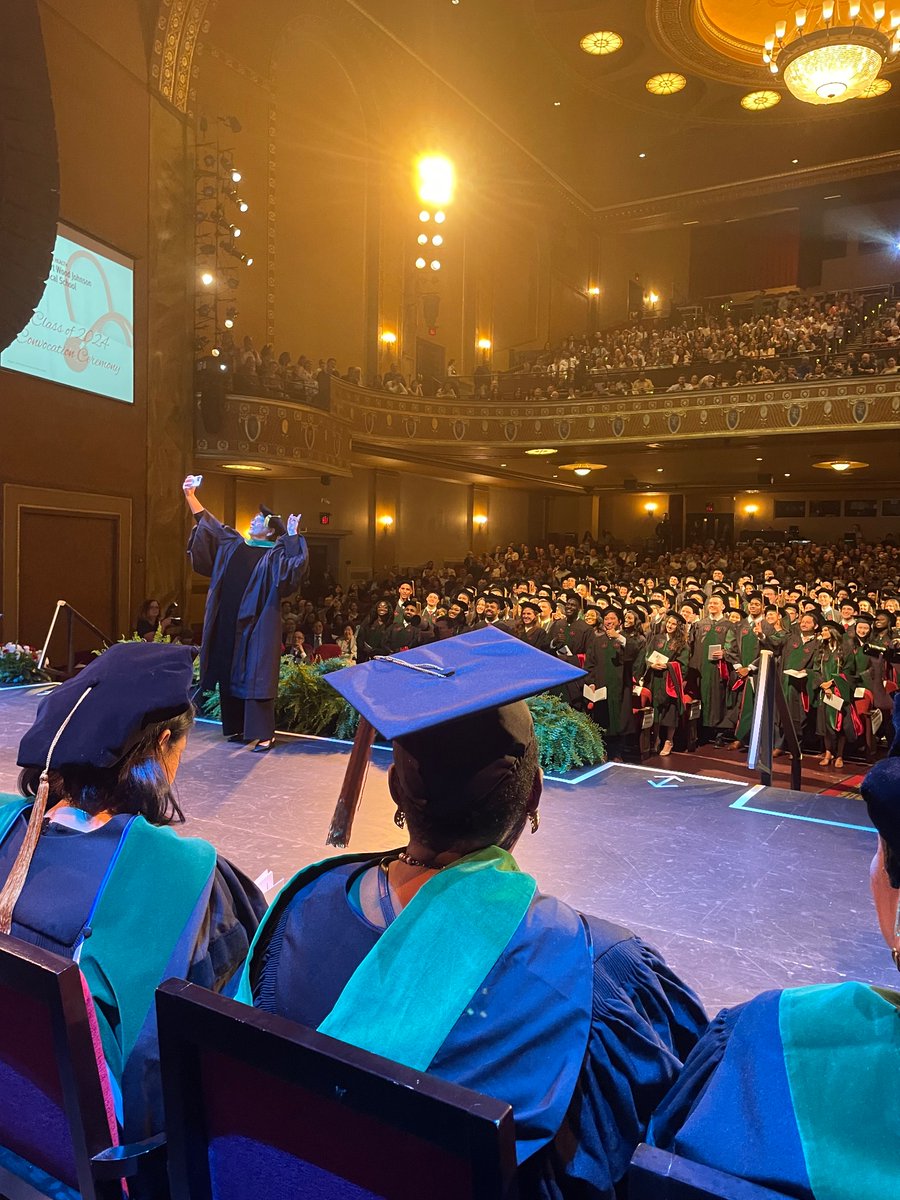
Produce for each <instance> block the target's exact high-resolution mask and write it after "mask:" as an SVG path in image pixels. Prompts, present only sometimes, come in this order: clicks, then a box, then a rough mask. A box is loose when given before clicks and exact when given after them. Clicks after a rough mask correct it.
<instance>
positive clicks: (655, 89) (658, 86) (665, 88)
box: [645, 71, 687, 96]
mask: <svg viewBox="0 0 900 1200" xmlns="http://www.w3.org/2000/svg"><path fill="white" fill-rule="evenodd" d="M686 84H687V80H686V79H685V77H684V76H683V75H679V74H678V72H677V71H663V72H662V73H661V74H660V75H651V76H650V78H649V79H648V80H647V83H646V84H645V86H646V88H647V91H648V92H649V93H650V94H651V95H652V96H674V94H675V93H676V92H680V91H681V90H682V89H683V88H684V86H685V85H686Z"/></svg>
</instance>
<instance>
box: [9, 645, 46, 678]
mask: <svg viewBox="0 0 900 1200" xmlns="http://www.w3.org/2000/svg"><path fill="white" fill-rule="evenodd" d="M40 656H41V652H40V650H35V648H34V647H33V646H20V645H18V643H16V642H7V643H6V645H5V646H0V687H22V686H23V685H24V684H29V683H45V682H46V681H47V680H48V679H49V678H50V676H49V674H48V673H47V672H46V671H44V670H43V669H42V668H40V667H38V665H37V664H38V659H39V658H40Z"/></svg>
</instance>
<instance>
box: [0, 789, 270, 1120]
mask: <svg viewBox="0 0 900 1200" xmlns="http://www.w3.org/2000/svg"><path fill="white" fill-rule="evenodd" d="M10 803H12V804H17V802H16V800H15V798H14V797H11V796H0V822H2V821H3V819H4V813H5V812H6V811H7V809H8V806H9V805H10ZM28 812H29V810H28V809H25V811H24V812H22V813H21V814H20V815H19V816H17V817H16V818H15V820H14V821H13V823H12V824H11V826H10V828H9V829H8V832H7V834H6V836H5V837H4V838H3V840H2V842H0V884H2V883H3V881H5V880H6V878H7V876H8V875H9V872H10V870H11V868H12V865H13V863H14V862H15V859H16V855H17V854H18V851H19V848H20V846H21V844H22V840H23V838H24V836H25V829H26V826H27V819H28ZM130 819H131V818H129V817H128V816H127V815H125V814H119V815H117V816H114V817H113V818H112V819H111V820H109V821H108V822H107V823H106V824H105V825H103V826H101V827H100V828H99V829H96V830H94V831H91V832H84V833H83V832H80V831H78V830H75V829H71V828H69V827H67V826H63V825H56V824H54V823H53V822H49V823H48V824H47V826H46V828H45V831H44V832H43V834H42V835H41V838H40V840H39V841H38V844H37V848H36V850H35V853H34V857H33V859H32V863H31V868H30V870H29V872H28V877H27V879H26V880H25V886H24V888H23V890H22V893H21V895H20V897H19V900H18V902H17V903H16V907H15V910H14V913H13V922H12V929H11V933H12V935H13V937H17V938H20V939H21V940H22V941H25V942H29V943H31V944H32V945H34V946H39V947H41V948H43V949H45V950H51V951H53V953H55V954H59V955H61V956H62V957H64V958H70V959H71V958H73V957H74V955H75V952H76V948H77V946H78V944H79V942H81V941H82V933H83V931H84V929H85V926H86V922H87V921H88V917H89V914H90V913H91V911H92V909H94V908H95V902H96V901H97V900H98V897H99V896H101V895H102V894H104V893H105V894H107V895H114V894H116V893H119V892H120V890H121V889H123V888H124V889H125V894H126V896H130V897H131V898H133V901H134V903H135V904H136V905H140V906H141V908H142V909H143V911H144V912H145V914H146V920H145V921H142V922H141V925H142V929H143V938H144V940H143V942H142V943H139V944H134V954H135V956H138V955H141V954H142V952H143V953H144V955H145V958H146V957H147V956H148V955H149V954H150V953H151V948H152V953H153V957H154V959H155V960H156V961H159V962H162V963H163V964H164V966H163V968H162V972H161V974H160V978H159V979H158V980H157V981H156V983H162V981H163V980H164V979H168V978H170V977H171V976H177V977H181V978H185V979H187V980H188V981H189V982H192V983H197V984H200V985H202V986H203V987H207V988H211V989H214V990H216V991H220V990H223V989H225V988H226V986H227V985H228V983H229V982H230V981H231V980H232V978H233V977H234V976H235V973H236V972H237V970H238V968H239V967H240V966H241V964H242V963H243V961H244V959H245V958H246V955H247V950H248V948H249V945H250V942H251V941H252V939H253V935H254V933H255V931H256V929H257V927H258V925H259V922H260V920H261V918H262V916H263V914H264V913H265V911H266V904H265V900H264V898H263V896H262V894H261V893H260V891H259V890H258V888H257V887H256V886H255V885H254V884H253V883H251V882H250V880H248V879H246V878H245V877H244V876H243V875H242V874H241V873H240V872H239V871H238V870H237V869H236V868H234V867H233V866H232V865H231V864H230V863H228V862H227V861H226V860H224V859H222V858H218V857H217V856H216V854H215V851H214V850H213V849H212V847H208V850H209V862H210V870H209V872H208V879H207V881H206V882H205V883H204V884H201V886H200V887H199V888H198V889H197V891H196V895H195V894H194V892H193V891H192V892H190V893H189V894H187V895H186V897H185V901H184V904H183V905H182V910H181V911H183V912H187V914H188V915H187V919H186V921H185V923H184V926H183V927H182V928H181V929H179V930H178V931H177V932H176V934H175V937H174V938H173V943H172V944H166V945H164V946H162V947H157V946H154V945H153V940H154V933H155V931H156V929H157V928H158V923H157V921H156V920H155V914H157V912H158V907H157V904H156V901H155V900H154V897H155V896H156V895H157V894H158V891H159V889H160V888H163V887H165V888H166V889H167V890H170V891H175V892H177V891H178V890H179V888H181V887H182V881H181V880H180V879H173V878H161V877H160V864H161V863H162V862H165V861H166V859H165V858H164V857H163V855H164V853H165V851H166V850H167V848H168V843H169V841H170V840H171V839H172V838H173V837H174V834H172V833H171V831H169V830H167V829H156V828H155V827H153V826H149V825H148V824H147V823H146V822H144V820H143V818H142V817H138V818H135V820H136V821H138V822H143V825H144V826H145V827H146V829H145V830H144V832H145V833H146V836H145V838H144V839H143V843H142V844H143V845H145V846H149V847H152V846H153V845H154V844H156V843H157V842H158V844H159V848H160V853H159V854H158V855H155V856H150V857H149V858H148V859H147V860H145V861H144V862H143V863H142V864H140V865H139V866H137V868H136V869H135V864H134V862H133V860H131V862H130V865H129V859H127V858H125V857H124V854H123V853H120V856H119V857H118V858H116V853H117V848H118V847H119V845H120V842H121V840H122V834H123V831H124V830H125V827H126V826H127V824H128V822H129V820H130ZM129 836H130V835H129ZM191 841H194V842H195V844H196V842H197V840H196V839H191ZM122 863H125V864H126V867H127V868H128V871H129V877H128V878H127V879H122V878H117V874H118V866H119V865H121V864H122ZM103 885H105V887H104V886H103ZM183 886H187V885H183ZM96 912H97V913H100V912H101V910H100V908H99V906H97V907H96ZM94 919H96V918H94ZM95 930H96V932H95V935H91V936H88V937H87V938H86V939H84V942H83V948H82V953H83V957H82V959H81V962H82V965H83V968H86V966H87V962H88V958H89V955H90V951H91V949H92V943H94V942H99V940H100V939H99V934H100V930H99V929H96V926H95ZM98 967H99V970H98V971H97V972H95V975H96V977H97V978H98V979H101V980H102V978H103V970H104V963H103V962H102V961H101V962H99V964H98ZM109 969H110V971H112V964H109ZM89 976H90V972H88V975H86V978H89ZM105 982H109V984H110V989H111V990H114V986H113V983H112V982H111V981H104V983H105ZM120 990H121V992H122V994H123V995H124V994H125V989H120ZM135 999H136V1001H137V1003H138V1004H139V1005H140V1007H141V1008H142V1010H143V1011H141V1012H139V1013H137V1014H136V1015H135V1016H133V1018H132V1025H133V1026H136V1027H137V1028H138V1029H139V1032H138V1033H137V1036H136V1039H135V1042H134V1046H133V1048H132V1049H131V1051H130V1053H129V1054H128V1055H127V1059H126V1061H125V1062H124V1063H121V1062H117V1061H115V1060H116V1058H117V1055H116V1049H117V1047H116V1046H115V1044H114V1043H115V1040H116V1037H117V1036H118V1032H119V1031H121V1029H122V1028H123V1021H122V1013H121V1012H119V1011H117V1009H116V1007H115V1002H114V1001H113V1000H112V999H111V997H110V995H109V994H107V991H106V987H105V986H101V987H100V988H98V989H97V990H96V991H95V992H94V1003H95V1008H96V1010H97V1017H98V1023H99V1025H100V1031H101V1036H103V1039H104V1051H105V1053H106V1057H107V1063H108V1066H109V1068H110V1077H111V1084H112V1087H113V1093H114V1096H115V1099H116V1102H117V1103H116V1107H117V1110H118V1112H117V1115H118V1116H119V1118H120V1120H119V1124H120V1127H121V1128H122V1131H123V1137H124V1139H125V1140H126V1141H138V1140H140V1139H142V1138H145V1137H149V1136H150V1135H151V1134H154V1133H158V1132H159V1131H160V1130H161V1129H163V1127H164V1117H163V1109H162V1092H161V1087H160V1080H159V1048H158V1045H157V1040H156V1022H155V1007H154V1002H153V991H152V986H151V987H150V989H149V992H147V993H146V994H144V993H141V994H139V995H137V996H136V997H135ZM144 1004H146V1009H143V1006H144ZM129 1015H131V1014H129Z"/></svg>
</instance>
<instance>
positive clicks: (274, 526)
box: [259, 504, 287, 537]
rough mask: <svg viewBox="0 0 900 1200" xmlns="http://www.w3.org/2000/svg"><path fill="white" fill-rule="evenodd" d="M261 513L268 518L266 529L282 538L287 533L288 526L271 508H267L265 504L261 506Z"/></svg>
mask: <svg viewBox="0 0 900 1200" xmlns="http://www.w3.org/2000/svg"><path fill="white" fill-rule="evenodd" d="M259 511H260V512H261V513H262V515H263V516H264V517H265V518H266V528H267V529H271V531H272V532H273V533H274V534H275V536H276V537H282V535H283V534H285V533H287V526H286V525H285V523H284V521H282V519H281V517H279V516H278V514H277V513H274V512H272V510H271V508H267V507H266V506H265V504H261V505H260V506H259Z"/></svg>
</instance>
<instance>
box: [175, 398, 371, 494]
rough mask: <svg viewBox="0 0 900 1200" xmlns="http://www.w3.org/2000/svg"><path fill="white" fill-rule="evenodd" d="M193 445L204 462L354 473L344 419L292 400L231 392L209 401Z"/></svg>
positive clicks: (199, 417)
mask: <svg viewBox="0 0 900 1200" xmlns="http://www.w3.org/2000/svg"><path fill="white" fill-rule="evenodd" d="M194 449H195V451H196V453H197V455H198V457H200V458H202V459H204V460H217V461H218V462H219V463H222V462H223V461H229V460H230V461H231V462H247V463H253V464H260V465H265V466H267V467H268V468H269V469H270V470H272V471H273V472H274V473H276V474H291V473H295V472H297V471H321V472H323V473H326V474H330V475H349V474H350V473H351V472H350V465H349V464H350V449H351V441H350V429H349V427H348V426H347V425H346V424H345V422H344V421H343V420H341V419H340V417H337V416H335V415H334V414H333V413H328V412H323V411H322V409H319V408H312V407H310V406H309V405H306V404H296V403H294V402H293V401H290V400H268V399H261V398H259V397H254V396H228V397H226V398H225V400H224V402H223V403H222V404H221V406H219V405H216V404H215V403H212V404H210V403H208V402H204V403H203V404H202V405H201V406H200V408H199V409H198V412H197V416H196V433H195V438H194Z"/></svg>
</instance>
